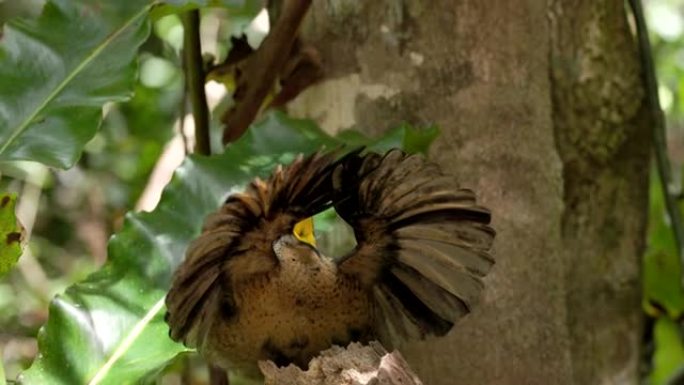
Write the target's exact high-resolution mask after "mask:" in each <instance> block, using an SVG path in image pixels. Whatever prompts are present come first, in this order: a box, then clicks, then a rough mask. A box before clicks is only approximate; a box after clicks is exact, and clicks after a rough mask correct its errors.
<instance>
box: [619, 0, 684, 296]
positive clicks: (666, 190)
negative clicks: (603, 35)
mask: <svg viewBox="0 0 684 385" xmlns="http://www.w3.org/2000/svg"><path fill="white" fill-rule="evenodd" d="M629 5H630V7H631V8H632V13H633V14H634V21H635V22H636V31H637V38H638V40H639V51H640V56H641V65H642V67H643V73H644V77H645V79H644V80H645V83H646V96H647V98H648V105H649V107H650V108H651V115H652V116H653V124H654V127H653V144H654V146H655V148H654V150H655V157H656V165H657V169H658V176H659V177H660V183H661V184H662V189H663V198H664V200H665V208H666V210H667V213H668V215H669V217H670V222H671V223H672V231H673V233H674V234H673V235H674V239H675V243H676V246H677V253H678V254H679V259H680V262H679V264H680V272H681V277H680V280H681V284H682V286H683V287H684V249H683V247H684V227H682V214H681V212H680V211H679V207H678V205H677V196H676V193H675V191H672V190H673V186H674V184H673V182H672V166H671V165H670V159H669V158H668V155H667V141H666V136H665V117H664V115H663V110H662V109H661V108H660V101H659V100H658V81H657V80H656V74H655V67H654V65H653V56H652V53H651V43H650V42H649V41H648V29H647V28H646V19H645V18H644V11H643V8H642V6H641V0H629Z"/></svg>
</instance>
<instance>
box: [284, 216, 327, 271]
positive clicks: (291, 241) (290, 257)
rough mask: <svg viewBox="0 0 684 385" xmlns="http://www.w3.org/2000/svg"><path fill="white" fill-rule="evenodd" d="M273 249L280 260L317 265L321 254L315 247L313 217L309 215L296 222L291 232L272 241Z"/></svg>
mask: <svg viewBox="0 0 684 385" xmlns="http://www.w3.org/2000/svg"><path fill="white" fill-rule="evenodd" d="M273 251H274V252H275V254H276V256H277V257H278V259H279V260H280V262H285V263H288V262H296V263H301V264H304V265H318V264H319V263H320V261H321V254H320V253H319V252H318V249H316V238H315V236H314V229H313V219H312V218H310V217H309V218H307V219H304V220H303V221H300V222H298V223H296V224H295V226H294V228H293V230H292V233H291V234H285V235H283V236H281V237H280V238H278V239H277V240H276V241H275V242H274V243H273Z"/></svg>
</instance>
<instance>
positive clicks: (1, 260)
mask: <svg viewBox="0 0 684 385" xmlns="http://www.w3.org/2000/svg"><path fill="white" fill-rule="evenodd" d="M16 203H17V196H16V195H15V194H0V242H2V245H0V276H2V275H4V274H6V273H7V272H8V271H10V270H11V269H12V267H14V265H15V264H16V263H17V261H18V260H19V256H21V252H22V249H23V241H24V228H23V227H22V226H21V224H20V223H19V221H18V219H17V216H16V215H15V212H14V210H15V206H16Z"/></svg>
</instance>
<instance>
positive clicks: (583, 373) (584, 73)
mask: <svg viewBox="0 0 684 385" xmlns="http://www.w3.org/2000/svg"><path fill="white" fill-rule="evenodd" d="M304 27H305V28H304V36H305V39H306V41H307V42H310V43H312V44H313V45H314V46H316V47H317V48H318V49H319V50H320V52H321V54H322V57H323V60H324V67H325V71H326V80H325V81H323V82H322V83H320V84H319V85H317V86H314V87H312V88H311V89H309V90H307V91H306V92H305V93H304V94H302V95H300V97H299V98H298V99H297V100H296V101H295V102H294V103H293V105H292V106H291V107H290V112H291V113H294V114H296V115H301V116H306V117H313V118H315V119H316V120H318V121H319V123H321V124H322V125H323V126H324V127H325V128H326V129H327V130H329V131H337V130H340V129H344V128H350V127H357V128H360V129H362V130H364V131H366V132H367V133H370V134H375V133H379V132H382V131H383V130H386V129H388V128H390V127H393V126H395V125H397V124H398V123H400V122H402V121H407V122H409V123H412V124H414V125H424V124H430V123H436V124H437V125H439V127H440V128H441V130H442V133H441V135H440V137H439V138H438V139H437V140H436V142H435V144H434V145H433V146H432V148H431V152H430V156H431V157H432V158H433V159H435V160H437V161H438V162H440V163H441V164H442V165H444V166H445V168H446V169H447V170H449V171H450V172H452V173H453V174H454V175H456V176H458V178H459V179H460V180H461V181H462V184H463V186H467V187H471V188H473V189H474V190H475V191H476V192H477V194H478V196H479V199H480V201H481V202H482V203H483V204H484V205H485V206H487V207H489V208H490V209H491V210H492V212H493V218H494V219H493V225H494V227H495V229H496V230H497V232H498V235H497V239H496V241H495V248H494V255H495V257H496V259H497V264H496V266H495V268H494V271H493V272H492V273H491V274H490V275H489V276H488V277H487V279H486V284H487V289H486V293H485V296H484V298H483V304H482V305H481V306H480V307H478V308H477V309H476V310H475V311H474V313H473V314H472V315H470V316H469V317H467V318H466V319H465V320H463V321H462V322H460V323H459V324H457V326H456V327H455V329H454V330H453V331H452V332H451V333H450V335H449V336H447V337H446V338H442V339H436V340H431V341H427V342H423V343H415V344H412V345H411V346H405V347H399V350H400V351H401V352H402V353H404V355H405V356H406V358H407V360H408V362H409V364H410V365H411V367H412V368H413V369H414V370H416V372H417V373H418V375H419V377H420V378H421V379H422V380H423V381H424V382H425V383H426V384H430V385H440V384H444V385H447V384H449V385H452V384H468V385H471V384H488V385H504V384H506V385H509V384H510V385H520V384H530V385H536V384H539V385H542V384H543V385H548V384H559V385H560V384H581V385H586V384H635V383H636V382H637V378H638V374H637V363H638V362H637V361H638V358H639V339H640V336H641V310H640V306H639V303H640V284H639V264H640V255H641V253H642V250H643V248H644V236H645V223H646V213H647V191H648V165H649V151H650V146H649V144H650V139H649V138H650V135H649V129H650V128H649V126H648V120H647V118H646V115H647V112H646V109H645V108H644V104H645V102H644V98H643V85H642V80H641V77H640V74H639V71H640V68H639V65H638V60H637V56H636V44H635V41H634V39H633V37H632V35H631V33H630V30H629V28H628V24H627V22H626V14H625V9H624V4H623V1H618V0H592V1H589V0H584V1H561V0H551V1H542V0H509V1H494V0H461V1H447V0H432V1H429V2H428V1H421V0H382V1H365V2H364V1H356V0H328V1H318V2H314V3H313V7H312V10H311V11H310V14H309V15H308V18H307V20H306V21H305V26H304Z"/></svg>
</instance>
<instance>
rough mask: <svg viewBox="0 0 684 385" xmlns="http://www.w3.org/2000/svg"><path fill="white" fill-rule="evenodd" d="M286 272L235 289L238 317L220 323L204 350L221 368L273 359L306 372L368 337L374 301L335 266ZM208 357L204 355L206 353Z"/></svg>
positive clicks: (212, 332) (253, 280) (213, 330)
mask: <svg viewBox="0 0 684 385" xmlns="http://www.w3.org/2000/svg"><path fill="white" fill-rule="evenodd" d="M298 269H299V267H296V268H286V269H281V270H278V271H274V272H271V273H268V274H264V275H262V276H259V277H255V278H254V279H252V280H249V281H247V282H244V283H242V284H241V285H240V286H236V287H234V296H235V300H236V308H237V312H236V313H235V315H234V316H233V317H232V318H230V319H226V320H223V322H216V323H215V324H214V326H213V327H212V329H211V331H210V336H208V337H209V338H207V339H206V343H205V349H204V350H205V351H206V353H209V355H210V356H211V357H208V358H210V359H212V360H213V361H215V362H219V363H221V364H222V366H228V367H230V366H232V367H235V366H238V367H239V366H252V365H255V364H256V362H257V361H258V360H265V359H270V360H272V361H274V362H275V363H276V364H279V365H286V364H289V363H295V364H297V365H299V366H300V367H306V365H307V364H308V362H309V360H310V359H311V358H313V357H314V356H316V355H317V354H318V353H319V352H320V351H322V350H325V349H327V348H329V347H330V346H331V345H333V344H336V345H346V344H347V343H348V342H350V341H358V340H361V341H363V340H367V339H368V338H369V330H370V328H369V324H370V312H371V310H370V309H371V308H370V301H369V295H368V293H367V292H366V291H365V290H363V289H362V288H361V287H360V285H359V284H358V282H356V281H355V280H353V279H350V278H347V277H344V276H342V277H340V276H338V275H337V273H336V270H335V269H334V266H332V267H327V266H320V268H318V269H311V268H310V267H306V268H305V267H302V269H301V271H298ZM206 353H205V354H206Z"/></svg>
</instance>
